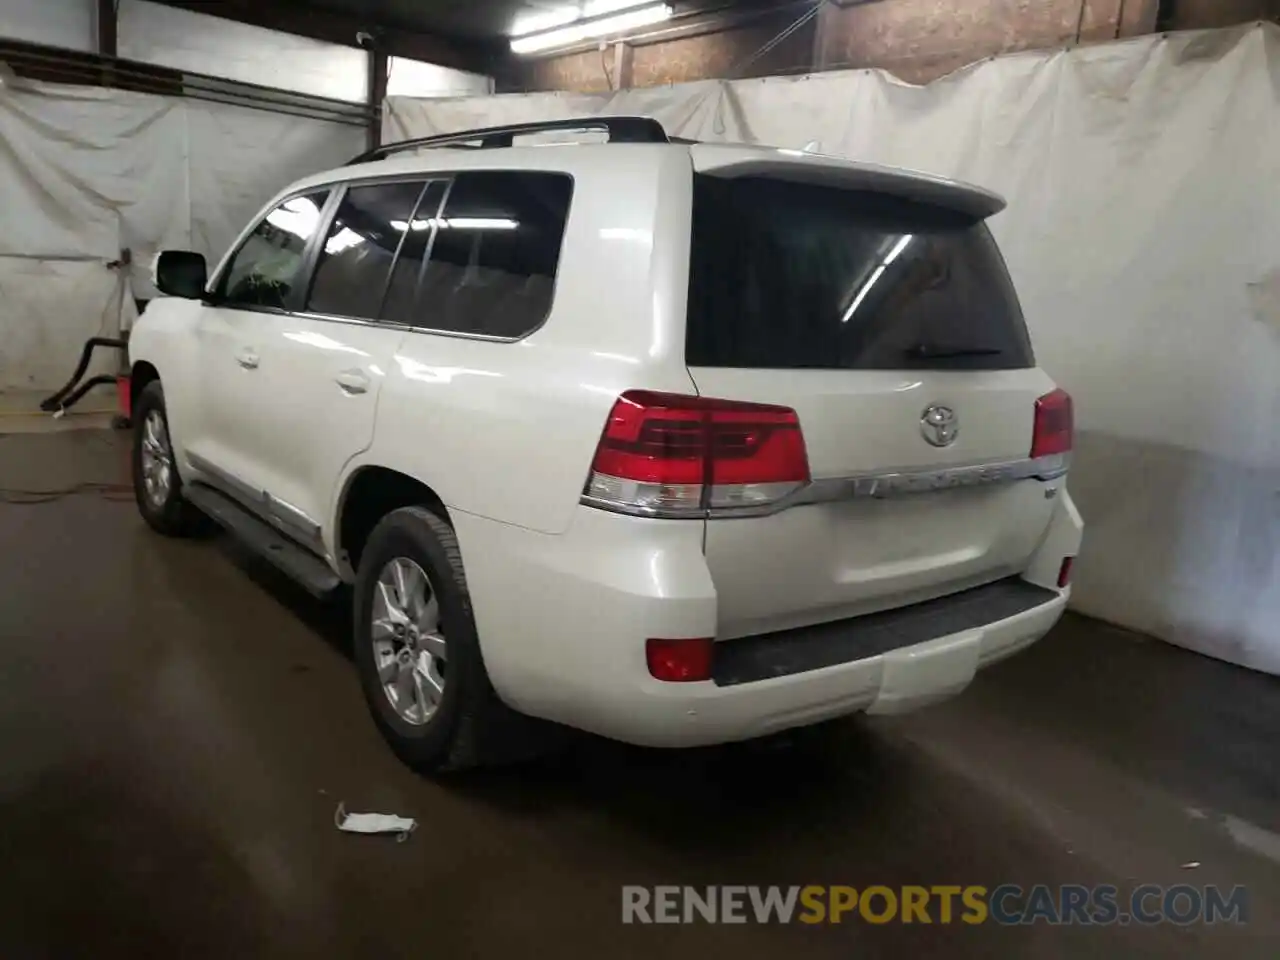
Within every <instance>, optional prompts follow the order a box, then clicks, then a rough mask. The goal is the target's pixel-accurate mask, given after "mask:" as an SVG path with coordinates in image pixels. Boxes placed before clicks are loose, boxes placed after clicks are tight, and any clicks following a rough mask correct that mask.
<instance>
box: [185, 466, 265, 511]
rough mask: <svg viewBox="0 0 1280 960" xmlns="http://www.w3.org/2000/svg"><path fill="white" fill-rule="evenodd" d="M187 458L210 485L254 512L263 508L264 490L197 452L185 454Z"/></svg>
mask: <svg viewBox="0 0 1280 960" xmlns="http://www.w3.org/2000/svg"><path fill="white" fill-rule="evenodd" d="M187 460H188V461H189V462H190V464H191V466H193V467H195V469H196V470H198V471H199V472H200V473H203V474H204V475H205V480H206V482H207V483H208V484H209V485H210V486H213V487H218V488H219V489H220V490H222V492H223V493H225V494H226V495H227V496H229V497H234V498H235V499H236V500H238V501H240V502H241V503H243V504H244V505H245V506H246V507H249V508H251V509H253V510H254V511H255V512H258V513H261V512H262V510H263V509H265V506H266V497H267V494H266V491H265V490H258V489H255V488H254V487H251V486H250V485H249V484H247V483H245V482H244V481H243V480H241V479H239V478H238V477H236V476H235V475H234V474H231V473H228V472H227V471H226V470H223V469H222V468H221V467H219V466H217V465H215V464H213V463H210V462H209V461H208V460H206V459H205V458H204V457H202V456H200V455H199V454H198V453H189V454H187Z"/></svg>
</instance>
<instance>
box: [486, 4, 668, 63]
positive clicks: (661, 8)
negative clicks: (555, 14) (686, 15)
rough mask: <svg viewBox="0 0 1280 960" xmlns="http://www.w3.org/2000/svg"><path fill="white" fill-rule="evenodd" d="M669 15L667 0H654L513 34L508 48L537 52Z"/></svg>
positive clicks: (617, 31) (649, 22)
mask: <svg viewBox="0 0 1280 960" xmlns="http://www.w3.org/2000/svg"><path fill="white" fill-rule="evenodd" d="M597 2H600V3H608V2H614V3H618V2H621V0H597ZM670 16H671V5H670V4H668V3H655V4H651V5H649V6H647V7H641V8H640V9H638V10H628V11H626V12H625V13H619V14H615V15H613V16H608V17H601V18H600V19H598V20H583V21H582V22H580V23H574V24H571V25H569V26H567V27H560V28H559V29H556V30H547V31H545V32H542V33H534V34H529V35H528V36H523V37H516V38H515V39H513V40H512V41H511V52H512V53H537V52H538V51H540V50H550V49H552V48H554V47H567V46H570V45H572V44H575V43H578V42H580V41H582V40H590V39H592V38H593V37H603V36H607V35H609V34H614V33H625V32H626V31H628V30H635V29H636V28H637V27H647V26H650V25H651V24H655V23H661V22H662V21H664V20H666V19H668V18H669V17H670Z"/></svg>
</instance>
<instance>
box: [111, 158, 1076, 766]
mask: <svg viewBox="0 0 1280 960" xmlns="http://www.w3.org/2000/svg"><path fill="white" fill-rule="evenodd" d="M476 170H500V171H511V170H526V171H551V172H556V173H563V174H567V175H569V176H571V177H572V178H573V202H572V206H571V209H570V213H569V216H568V220H567V226H566V228H565V232H564V238H563V244H562V247H561V252H560V258H559V267H558V273H557V275H556V277H555V294H554V301H553V305H552V307H551V309H550V313H549V315H548V316H547V318H546V320H545V322H544V323H543V324H542V325H541V326H539V327H537V328H536V329H535V330H533V331H532V332H530V333H528V334H527V335H525V336H521V337H518V338H512V339H495V338H492V337H485V336H479V335H471V334H465V333H458V332H449V333H442V332H433V331H431V330H427V329H418V328H409V327H406V326H403V325H396V324H392V323H384V322H376V321H370V320H367V319H358V318H350V317H338V316H326V315H316V314H311V313H306V312H301V311H294V312H263V311H250V310H241V309H233V308H227V307H225V306H214V305H207V304H204V303H201V302H198V301H194V300H183V299H177V298H162V299H158V300H157V301H155V302H153V303H151V304H150V305H149V306H148V308H147V309H146V311H145V313H144V314H143V316H142V317H141V318H140V319H139V320H138V322H137V325H136V327H135V328H134V330H133V333H132V337H131V341H130V354H131V360H132V362H133V363H134V365H135V366H134V370H135V377H146V376H150V375H158V376H159V378H160V380H161V381H162V382H163V385H164V390H165V398H166V403H167V408H168V417H169V424H170V434H171V437H172V443H173V449H174V454H175V456H176V462H177V464H178V465H179V469H180V471H181V474H182V476H183V477H184V478H185V480H186V482H188V483H193V482H205V483H210V484H214V485H216V486H218V487H219V488H220V489H222V490H224V491H226V492H230V493H232V494H238V495H239V496H240V497H241V499H242V500H243V501H244V502H246V503H251V504H256V505H257V506H258V507H260V508H261V509H262V511H263V514H264V516H268V517H269V518H270V519H271V520H272V522H274V523H275V524H276V526H277V527H278V528H279V529H281V530H284V531H286V532H288V533H289V535H290V536H291V537H292V538H293V539H295V540H296V541H297V542H298V543H300V544H301V545H303V546H305V547H308V548H309V549H311V550H313V551H314V552H315V553H316V555H317V556H319V557H322V558H323V559H324V560H325V562H326V563H328V564H329V565H330V567H331V568H332V569H333V571H335V572H336V573H337V574H338V575H339V576H340V577H341V578H342V579H344V580H346V581H351V580H353V579H354V574H355V571H354V570H353V569H352V564H351V562H350V557H349V555H348V550H347V546H348V545H347V544H344V543H343V540H342V537H343V529H344V528H343V517H344V510H346V509H347V506H348V504H347V498H348V493H349V491H350V490H351V489H352V485H353V482H354V481H356V480H357V478H359V477H361V475H362V474H364V473H365V472H366V471H368V470H370V469H371V468H373V469H378V470H381V471H394V472H395V473H396V474H399V475H403V476H404V477H407V478H412V479H413V480H414V481H417V482H418V483H420V484H422V485H424V486H425V487H427V488H429V489H430V491H432V492H433V493H434V496H435V497H436V498H438V501H439V503H440V504H442V505H443V508H444V510H446V511H447V519H448V522H449V523H450V524H451V525H452V526H453V528H454V530H455V531H456V536H457V540H458V543H459V545H460V548H461V555H462V560H463V563H464V565H465V569H466V581H467V586H468V589H469V592H470V596H471V603H472V610H473V612H474V618H475V623H476V628H477V631H478V636H479V639H480V645H481V649H482V651H483V658H484V664H485V666H486V668H487V670H488V673H489V677H490V679H491V681H492V684H493V688H494V690H495V691H496V692H497V694H498V696H499V697H500V698H501V699H502V700H503V701H504V702H505V703H506V704H508V705H509V706H510V707H512V708H514V709H516V710H517V711H520V712H523V713H526V714H529V715H532V716H535V717H541V718H545V719H548V720H552V721H557V722H560V723H564V724H567V725H570V726H573V727H577V728H581V729H584V730H588V731H593V732H596V733H599V734H603V735H606V736H609V737H613V738H617V739H619V740H624V741H628V742H632V743H638V744H648V745H660V746H691V745H698V744H707V743H715V742H723V741H731V740H740V739H745V738H750V737H756V736H760V735H763V734H767V733H770V732H772V731H776V730H780V729H784V728H788V727H793V726H797V725H802V724H809V723H813V722H817V721H820V720H824V719H827V718H831V717H835V716H839V715H842V714H847V713H851V712H855V711H860V710H869V711H871V712H891V711H900V710H905V709H908V708H912V707H916V706H919V705H922V704H926V703H929V702H932V701H934V700H937V699H939V698H941V697H945V696H949V695H952V694H954V693H956V692H958V691H960V690H962V689H963V688H964V687H965V686H966V685H967V684H968V683H969V682H970V680H971V679H972V678H973V676H974V673H975V671H976V670H977V669H978V668H979V667H981V666H984V665H986V664H989V663H992V662H994V661H996V660H998V659H1000V658H1002V657H1004V656H1006V655H1008V654H1011V653H1013V652H1015V651H1017V650H1019V649H1022V648H1023V647H1025V646H1027V645H1028V644H1030V643H1031V642H1033V641H1034V640H1036V639H1038V638H1039V637H1041V636H1043V635H1044V633H1045V632H1046V631H1047V630H1049V628H1050V627H1051V626H1052V625H1053V624H1054V622H1055V621H1056V620H1057V619H1058V618H1059V616H1060V615H1061V613H1062V611H1063V609H1064V607H1065V605H1066V603H1067V599H1068V596H1069V593H1070V588H1069V586H1067V585H1065V584H1064V585H1063V586H1059V577H1060V573H1061V572H1062V570H1063V563H1064V560H1066V559H1068V558H1071V557H1074V556H1075V554H1076V553H1077V551H1078V548H1079V544H1080V539H1081V531H1082V524H1081V521H1080V517H1079V515H1078V514H1077V512H1076V510H1075V508H1074V506H1073V504H1072V502H1071V499H1070V497H1069V496H1068V494H1067V491H1066V488H1065V470H1066V459H1067V458H1066V457H1065V456H1064V457H1059V458H1057V460H1055V461H1054V463H1053V464H1051V466H1053V469H1051V470H1046V469H1038V468H1037V466H1036V465H1035V464H1034V463H1033V458H1030V457H1029V451H1030V450H1031V446H1032V442H1033V437H1032V431H1033V410H1034V408H1035V404H1036V401H1037V398H1040V397H1042V396H1044V395H1046V394H1049V393H1050V392H1051V391H1053V390H1054V384H1053V382H1052V381H1051V380H1050V379H1049V377H1048V376H1046V375H1045V374H1044V373H1043V372H1042V371H1041V370H1040V369H1038V368H1036V367H1034V366H1031V367H1029V368H1026V369H998V370H965V371H962V372H957V371H955V370H920V369H914V370H909V371H895V370H843V369H841V370H809V369H805V370H787V371H775V370H761V369H751V368H741V367H721V368H716V367H696V366H690V365H689V364H688V363H687V362H686V356H685V343H686V333H685V328H686V313H687V302H688V289H689V282H690V279H689V278H690V257H691V249H690V247H691V239H690V236H691V232H690V216H691V214H690V209H691V203H692V191H693V183H694V179H695V173H701V174H709V175H714V176H718V177H741V176H762V175H763V176H769V177H778V178H781V179H783V180H789V179H794V180H799V181H804V182H808V183H819V184H827V185H834V186H839V187H848V188H851V189H858V190H871V191H879V190H884V191H887V192H889V193H892V194H895V195H900V196H905V197H910V198H913V199H915V200H918V201H922V202H938V203H941V204H944V205H949V206H956V205H958V206H960V207H964V206H965V205H966V204H967V205H970V206H972V207H973V208H974V209H975V210H979V211H983V212H992V211H994V210H996V209H999V206H1000V202H999V201H998V199H997V198H993V197H991V196H990V195H989V194H986V193H984V192H983V191H980V190H977V189H976V188H971V187H966V186H963V185H959V184H954V183H951V182H948V181H945V180H941V179H938V178H932V177H927V176H924V175H919V174H910V173H906V172H902V171H893V170H886V169H883V168H878V167H872V166H867V165H858V164H852V163H846V162H843V161H836V160H832V159H830V158H823V157H816V156H811V155H806V154H800V153H796V152H794V151H777V150H770V149H764V148H756V147H732V146H710V145H679V144H670V145H647V144H601V145H597V144H590V145H588V144H579V145H560V146H549V147H548V146H544V147H536V148H534V147H514V148H509V149H499V150H470V151H464V150H425V151H421V152H419V154H417V155H415V156H411V157H405V158H392V159H388V160H384V161H382V162H377V163H369V164H362V165H356V166H351V167H346V168H342V169H339V170H335V171H331V172H328V173H323V174H319V175H317V176H314V177H311V178H309V179H307V180H304V181H301V182H300V183H297V184H294V185H293V186H291V187H290V188H289V189H288V190H286V191H283V192H282V193H281V194H280V196H279V197H277V198H276V199H275V200H273V201H272V202H271V203H270V204H268V205H267V207H266V208H264V211H263V215H264V216H265V215H266V214H267V212H268V211H271V210H273V209H275V208H276V207H277V206H278V205H279V204H280V203H281V202H282V201H283V200H285V199H286V198H288V197H291V196H296V195H298V194H299V193H302V192H305V191H308V190H312V189H313V188H325V187H329V186H340V185H342V184H347V183H351V182H358V183H359V182H370V181H380V180H391V179H395V178H401V179H404V178H412V177H415V176H423V175H436V174H452V173H456V172H461V171H476ZM258 219H261V218H258ZM256 223H257V220H255V224H256ZM253 226H254V224H250V227H249V228H247V229H246V231H245V235H244V236H242V238H241V240H240V241H238V242H237V244H236V247H233V250H235V249H236V248H238V247H239V246H240V243H241V242H243V240H244V237H245V236H248V234H249V232H250V229H252V227H253ZM228 256H230V255H228ZM226 262H227V258H224V260H223V264H222V266H220V267H219V268H218V269H216V270H215V271H214V273H213V275H212V276H213V280H212V281H211V284H210V289H211V290H212V289H214V286H215V285H216V283H217V279H218V277H219V274H220V273H221V270H222V269H223V267H225V265H226ZM633 390H646V391H657V392H661V393H667V394H678V395H683V396H688V397H697V396H702V397H714V398H720V399H725V400H741V401H749V402H754V403H764V404H775V405H780V406H783V407H787V408H790V409H792V410H794V411H795V412H796V414H797V415H798V418H799V423H800V428H801V431H802V434H803V439H804V443H805V449H806V451H807V457H808V468H809V473H810V476H811V480H810V482H808V483H807V484H804V485H803V486H802V490H801V492H800V493H797V494H794V495H792V498H791V501H790V502H791V503H792V504H793V505H790V506H787V507H786V508H785V509H772V510H770V511H769V512H767V513H762V514H761V515H751V516H734V517H726V518H719V517H717V518H712V519H707V518H706V517H705V516H700V517H695V518H680V519H663V518H658V517H653V516H636V515H628V514H627V513H626V512H619V511H616V510H611V509H601V508H599V506H598V505H594V504H592V503H591V502H589V501H590V498H587V499H588V502H584V495H583V494H584V484H585V483H586V481H587V478H588V474H589V472H590V469H591V465H592V462H593V456H594V455H595V453H596V449H597V444H598V443H599V442H600V440H601V431H602V428H603V426H604V424H605V422H606V419H607V418H608V417H609V415H610V411H611V409H612V408H613V406H614V404H615V402H616V401H617V400H618V398H619V397H620V396H621V395H622V394H623V393H625V392H627V391H633ZM931 405H945V406H946V407H947V408H949V409H951V410H954V411H955V414H956V415H957V416H958V417H959V420H960V423H961V428H960V433H959V436H958V438H956V439H955V441H954V442H953V443H951V445H949V446H942V447H937V446H932V445H930V444H929V443H926V442H924V440H923V439H922V436H921V425H920V421H921V417H922V413H923V412H924V411H926V409H928V408H930V407H931ZM1050 459H1051V460H1052V459H1053V458H1050ZM1040 466H1041V467H1043V464H1041V465H1040ZM1043 477H1047V479H1044V478H1043ZM815 491H816V493H815ZM806 501H810V502H806ZM1014 580H1016V581H1018V582H1021V583H1028V584H1032V585H1035V586H1036V587H1038V588H1041V589H1042V591H1043V593H1042V594H1041V601H1042V602H1037V603H1036V604H1035V605H1033V606H1031V607H1030V608H1028V609H1022V610H1019V611H1018V612H1017V613H1015V614H1014V615H1011V616H1004V617H1001V618H998V619H994V620H991V622H982V623H977V624H973V625H968V626H966V627H965V628H964V629H963V630H960V631H957V632H948V631H943V632H941V633H940V634H939V635H936V636H928V637H927V638H925V639H923V640H921V641H920V642H914V643H911V644H908V645H906V646H901V647H897V648H894V649H888V650H885V651H883V652H878V653H875V654H873V655H870V656H865V657H859V658H856V659H852V660H847V661H845V662H836V663H832V664H830V665H825V666H820V667H818V668H814V669H804V670H799V671H797V672H790V673H788V672H785V671H783V672H781V673H780V674H779V675H776V676H761V677H756V678H753V679H751V680H750V682H728V683H722V682H717V681H715V680H712V679H706V680H701V681H697V682H683V683H682V682H668V681H664V680H659V679H656V678H655V677H654V676H653V675H651V672H650V669H649V668H648V666H647V663H646V642H647V640H648V639H650V638H715V641H716V645H717V649H720V646H721V645H722V644H732V643H734V642H735V641H740V640H742V638H748V637H757V636H759V635H762V634H772V633H777V632H782V631H791V630H801V629H804V628H810V627H814V626H815V625H824V624H826V625H830V624H833V623H838V622H840V621H845V620H849V619H850V618H859V617H865V616H867V615H872V614H876V613H878V612H882V611H890V610H895V609H900V608H904V607H907V606H911V605H917V604H921V603H924V602H927V601H931V600H934V599H935V598H940V597H947V596H952V595H955V594H957V593H960V592H963V591H966V590H971V589H974V588H979V587H982V586H983V585H988V584H993V583H996V582H1009V583H1012V582H1013V581H1014Z"/></svg>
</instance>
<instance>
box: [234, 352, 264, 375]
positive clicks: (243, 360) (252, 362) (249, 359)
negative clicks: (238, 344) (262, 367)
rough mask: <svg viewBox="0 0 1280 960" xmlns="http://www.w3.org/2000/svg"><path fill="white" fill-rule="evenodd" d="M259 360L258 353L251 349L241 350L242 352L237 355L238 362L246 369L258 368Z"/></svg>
mask: <svg viewBox="0 0 1280 960" xmlns="http://www.w3.org/2000/svg"><path fill="white" fill-rule="evenodd" d="M258 360H259V357H258V355H257V354H256V353H254V352H253V351H252V350H249V349H245V350H241V351H240V353H239V354H237V355H236V363H238V364H240V366H242V367H244V369H246V370H257V369H258Z"/></svg>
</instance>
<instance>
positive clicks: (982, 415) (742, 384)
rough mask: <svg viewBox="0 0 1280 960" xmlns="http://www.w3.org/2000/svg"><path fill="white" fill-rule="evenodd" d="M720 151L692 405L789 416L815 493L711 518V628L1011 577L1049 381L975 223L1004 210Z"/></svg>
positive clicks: (703, 197) (703, 161)
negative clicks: (736, 159) (773, 508)
mask: <svg viewBox="0 0 1280 960" xmlns="http://www.w3.org/2000/svg"><path fill="white" fill-rule="evenodd" d="M700 149H701V150H703V151H704V152H703V155H702V156H700V155H699V153H698V151H699V150H700ZM716 157H717V155H716V154H715V153H714V152H713V150H712V149H711V148H694V162H695V169H696V170H698V171H699V172H697V173H695V175H694V181H695V184H694V201H693V237H692V241H693V242H692V257H691V265H690V269H691V273H690V284H689V309H688V320H687V342H686V361H687V364H688V367H689V372H690V375H691V376H692V377H693V380H694V382H695V384H696V385H697V388H698V392H699V393H700V394H701V395H702V396H704V397H714V398H720V399H725V400H738V401H750V402H754V403H765V404H776V405H779V406H783V407H789V408H791V409H792V410H794V411H796V413H797V414H798V415H799V421H800V427H801V430H802V432H803V437H804V443H805V447H806V450H807V454H808V461H809V470H810V474H811V476H812V478H813V481H814V484H813V486H812V487H811V488H810V490H809V493H810V498H811V499H814V500H818V501H820V502H812V503H804V504H801V505H796V506H791V507H789V508H786V509H781V510H778V511H777V512H774V513H770V514H768V515H764V516H752V517H746V518H713V519H711V520H710V521H709V522H708V523H707V535H706V556H707V562H708V565H709V567H710V569H711V573H712V576H713V578H714V580H715V583H716V590H717V595H718V597H719V604H720V610H719V619H720V623H719V628H720V629H719V636H720V637H721V638H722V639H727V638H732V637H735V636H742V635H747V634H752V633H758V632H762V631H765V630H774V629H785V628H788V627H793V626H800V625H804V624H808V623H816V622H822V621H825V620H830V619H836V618H840V617H847V616H855V615H859V614H863V613H869V612H873V611H876V610H882V609H887V608H891V607H897V606H903V605H906V604H909V603H916V602H921V601H923V600H927V599H931V598H933V597H937V596H941V595H944V594H947V593H951V592H954V591H958V590H962V589H966V588H968V587H972V586H975V585H978V584H981V583H986V582H990V581H993V580H997V579H1000V578H1002V577H1006V576H1009V575H1011V574H1014V573H1017V572H1019V571H1021V570H1022V569H1023V568H1024V567H1025V566H1026V563H1027V561H1028V559H1029V558H1030V556H1031V554H1032V553H1033V552H1034V551H1035V549H1036V547H1037V545H1038V544H1039V542H1040V540H1041V539H1042V538H1043V536H1044V533H1045V531H1046V528H1047V526H1048V523H1049V520H1050V517H1051V514H1052V510H1053V508H1054V501H1053V500H1050V499H1048V498H1047V497H1046V495H1045V489H1044V487H1045V484H1044V483H1043V482H1039V481H1037V480H1036V479H1031V480H1024V481H1020V482H1014V481H1012V480H1011V479H1010V476H1011V475H1015V476H1016V475H1017V473H1018V471H1019V470H1021V469H1024V468H1025V467H1026V464H1027V461H1028V460H1029V456H1030V453H1031V450H1032V440H1033V424H1034V421H1035V416H1036V414H1035V411H1036V401H1037V399H1038V398H1040V397H1042V396H1043V395H1045V394H1047V393H1049V392H1050V391H1051V390H1052V389H1053V384H1052V382H1051V381H1050V380H1049V379H1048V377H1046V376H1045V375H1044V373H1042V372H1041V371H1040V370H1038V369H1037V368H1036V366H1035V359H1034V357H1033V354H1032V350H1031V344H1030V341H1029V339H1028V336H1027V330H1026V326H1025V323H1024V322H1023V318H1022V314H1021V311H1020V308H1019V305H1018V300H1017V296H1016V294H1015V292H1014V290H1013V286H1012V284H1011V282H1010V280H1009V276H1008V272H1007V270H1006V268H1005V266H1004V262H1003V260H1002V258H1001V256H1000V253H999V251H998V249H997V247H996V245H995V242H994V241H993V240H992V238H991V235H990V233H989V231H988V230H987V227H986V226H985V224H984V223H983V218H984V216H985V215H986V214H988V213H990V212H993V211H994V210H997V209H999V207H1000V201H999V200H998V199H997V198H994V197H992V196H991V195H989V194H985V193H983V192H981V191H976V190H970V189H968V188H963V187H960V186H957V185H946V184H945V183H944V182H942V181H936V180H931V179H928V180H926V179H921V180H917V179H914V178H912V177H910V176H909V175H895V174H893V173H890V172H887V171H875V172H874V174H873V175H872V176H870V177H868V176H867V175H865V171H861V172H860V171H859V170H858V169H857V168H851V167H850V168H844V167H840V166H837V165H835V164H833V163H832V162H830V161H826V162H825V164H824V165H823V166H821V167H820V168H819V167H816V166H812V165H811V166H806V165H804V164H803V163H802V162H800V161H790V160H787V159H783V158H779V159H777V160H774V161H772V162H771V163H770V162H765V163H762V162H761V161H759V160H758V159H753V160H751V161H750V162H749V163H737V164H735V163H732V162H730V163H724V164H720V165H719V166H717V162H716ZM846 171H849V172H846ZM963 468H975V469H972V470H968V469H963Z"/></svg>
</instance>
